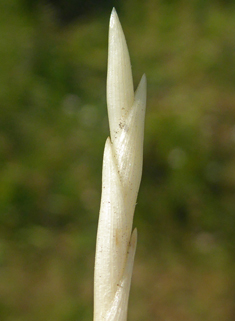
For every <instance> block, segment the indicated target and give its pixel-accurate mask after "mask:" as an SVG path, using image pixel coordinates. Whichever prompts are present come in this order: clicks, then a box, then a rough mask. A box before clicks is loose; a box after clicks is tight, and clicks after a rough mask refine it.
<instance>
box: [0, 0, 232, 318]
mask: <svg viewBox="0 0 235 321" xmlns="http://www.w3.org/2000/svg"><path fill="white" fill-rule="evenodd" d="M113 6H115V7H116V8H117V11H118V14H119V17H120V20H121V23H122V25H123V29H124V32H125V34H126V38H127V43H128V47H129V51H130V56H131V61H132V67H133V77H134V83H135V86H137V84H138V81H139V79H140V77H141V76H142V73H144V72H145V73H146V75H147V79H148V106H147V115H146V130H145V132H146V135H145V146H144V168H143V179H142V184H141V188H140V193H139V197H138V205H137V207H136V213H135V219H134V226H136V227H137V228H138V234H139V239H138V247H137V254H136V260H135V266H134V273H133V279H132V288H131V294H130V302H129V320H135V321H142V320H145V321H150V320H151V321H152V320H159V321H160V320H164V321H165V320H167V321H176V320H177V321H178V320H181V321H184V320H185V321H186V320H187V321H197V320H205V321H209V320H211V321H212V320H213V321H221V320H223V321H233V320H235V90H234V88H235V3H234V1H232V0H230V1H228V0H227V1H225V0H223V1H222V0H214V1H213V0H190V1H187V0H156V1H154V0H146V1H139V0H136V1H134V0H126V1H124V0H123V1H116V2H115V1H109V0H103V1H102V0H100V1H94V0H89V1H88V0H87V1H81V0H57V1H56V0H47V1H46V0H45V1H43V0H34V1H32V0H1V2H0V34H1V36H0V61H1V63H0V66H1V67H0V319H1V320H3V321H32V320H34V321H42V320H43V321H45V320H50V321H51V320H53V321H54V320H55V321H75V320H84V321H88V320H92V313H93V268H94V255H95V239H96V230H97V221H98V212H99V203H100V193H101V168H102V156H103V149H104V143H105V139H106V137H107V136H108V133H109V131H108V120H107V111H106V99H105V85H106V62H107V37H108V24H109V15H110V12H111V10H112V7H113Z"/></svg>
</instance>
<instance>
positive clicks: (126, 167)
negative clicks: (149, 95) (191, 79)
mask: <svg viewBox="0 0 235 321" xmlns="http://www.w3.org/2000/svg"><path fill="white" fill-rule="evenodd" d="M107 105H108V116H109V127H110V136H111V139H110V138H108V139H107V141H106V144H105V150H104V159H103V174H102V195H101V207H100V215H99V224H98V232H97V241H96V258H95V278H94V321H104V320H105V321H111V320H112V321H126V318H127V306H128V297H129V291H130V284H131V275H132V268H133V263H134V256H135V250H136V243H137V230H136V229H135V230H134V231H133V233H132V234H131V231H132V222H133V214H134V209H135V204H136V198H137V194H138V190H139V185H140V180H141V175H142V160H143V137H144V117H145V106H146V77H145V75H144V76H143V77H142V79H141V81H140V84H139V86H138V88H137V90H136V92H135V94H134V91H133V80H132V72H131V64H130V58H129V53H128V49H127V45H126V40H125V36H124V34H123V31H122V27H121V24H120V22H119V19H118V16H117V13H116V11H115V9H113V11H112V14H111V18H110V26H109V50H108V76H107Z"/></svg>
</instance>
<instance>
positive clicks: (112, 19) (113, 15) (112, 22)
mask: <svg viewBox="0 0 235 321" xmlns="http://www.w3.org/2000/svg"><path fill="white" fill-rule="evenodd" d="M117 22H119V18H118V14H117V11H116V9H115V8H114V7H113V10H112V12H111V16H110V23H109V26H110V28H113V26H114V25H115V23H117ZM119 23H120V22H119Z"/></svg>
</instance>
